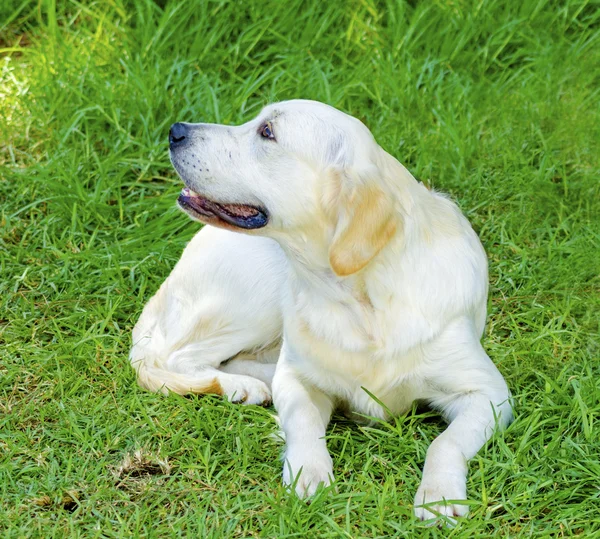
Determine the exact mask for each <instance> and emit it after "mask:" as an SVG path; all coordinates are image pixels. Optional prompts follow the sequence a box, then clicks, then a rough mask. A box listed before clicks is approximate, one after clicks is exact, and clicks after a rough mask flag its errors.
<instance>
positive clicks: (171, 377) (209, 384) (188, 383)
mask: <svg viewBox="0 0 600 539" xmlns="http://www.w3.org/2000/svg"><path fill="white" fill-rule="evenodd" d="M130 360H131V365H132V366H133V368H134V369H135V370H136V371H137V381H138V384H139V385H140V386H142V387H143V388H144V389H148V390H149V391H154V392H160V393H164V394H165V395H166V394H168V393H169V391H172V392H174V393H178V394H179V395H187V394H189V393H196V394H205V393H212V394H215V395H222V394H223V388H222V386H221V383H220V382H219V375H220V374H221V373H220V372H219V371H218V370H217V369H214V368H212V367H206V368H205V369H203V370H202V371H199V372H196V373H194V374H193V375H190V374H182V373H178V372H173V371H169V370H167V369H164V368H161V367H159V366H156V365H148V363H147V362H146V361H145V360H144V359H137V360H136V359H134V358H133V357H132V358H130Z"/></svg>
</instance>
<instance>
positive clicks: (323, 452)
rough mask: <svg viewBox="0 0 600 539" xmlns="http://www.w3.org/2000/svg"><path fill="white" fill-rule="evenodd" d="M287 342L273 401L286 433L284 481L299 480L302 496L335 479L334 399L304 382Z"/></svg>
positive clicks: (297, 486) (275, 382)
mask: <svg viewBox="0 0 600 539" xmlns="http://www.w3.org/2000/svg"><path fill="white" fill-rule="evenodd" d="M287 353H288V352H286V350H285V344H284V350H282V354H281V357H280V358H279V362H278V364H277V369H276V372H275V377H274V378H273V401H274V403H275V408H276V409H277V412H278V414H279V419H280V420H281V426H282V428H283V431H284V433H285V438H286V448H285V456H284V463H283V482H284V484H286V485H292V484H294V481H296V493H297V494H298V495H299V496H302V497H304V496H311V495H312V494H314V493H315V491H316V490H317V487H318V486H319V484H320V483H323V484H324V485H328V484H329V483H330V482H331V481H332V480H333V465H332V461H331V456H330V455H329V452H328V451H327V445H326V443H325V429H326V428H327V424H328V423H329V419H330V417H331V412H332V410H333V403H332V401H331V399H330V398H329V397H327V396H326V395H325V394H324V393H323V392H322V391H320V390H319V389H317V388H315V387H313V386H311V385H309V384H307V383H306V382H304V381H303V380H302V379H301V378H300V377H299V376H298V374H297V372H296V371H295V369H294V368H293V366H291V365H290V364H289V363H288V362H287V361H286V354H287Z"/></svg>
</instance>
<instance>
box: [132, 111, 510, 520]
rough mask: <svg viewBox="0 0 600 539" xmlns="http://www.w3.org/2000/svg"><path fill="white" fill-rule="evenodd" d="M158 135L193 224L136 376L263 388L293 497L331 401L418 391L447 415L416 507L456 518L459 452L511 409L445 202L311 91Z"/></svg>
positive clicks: (475, 256) (312, 484) (453, 210)
mask: <svg viewBox="0 0 600 539" xmlns="http://www.w3.org/2000/svg"><path fill="white" fill-rule="evenodd" d="M169 141H170V153H171V160H172V163H173V166H174V167H175V169H176V170H177V172H178V173H179V175H180V176H181V178H182V179H183V181H184V183H185V185H186V187H185V188H184V189H183V191H182V193H181V195H180V197H179V199H178V203H179V206H180V207H181V208H182V209H183V210H184V211H185V212H187V213H188V214H189V215H190V216H191V217H192V218H193V219H196V220H198V221H201V222H203V223H206V224H207V225H210V226H205V227H204V228H203V229H202V230H201V231H200V232H199V233H198V234H197V235H196V237H195V238H194V239H193V240H192V242H191V243H190V244H189V245H188V247H187V248H186V249H185V252H184V253H183V256H182V258H181V260H180V261H179V263H178V264H177V265H176V267H175V269H174V270H173V272H172V273H171V275H170V276H169V277H168V279H167V280H166V281H165V282H164V284H163V285H162V286H161V288H160V290H159V291H158V293H157V294H156V295H155V296H154V297H153V298H152V299H151V300H150V302H149V303H148V305H147V306H146V307H145V309H144V311H143V313H142V315H141V317H140V320H139V321H138V323H137V325H136V327H135V329H134V331H133V347H132V350H131V356H130V359H131V363H132V365H133V366H134V368H135V369H136V370H137V373H138V380H139V383H140V384H141V385H142V386H144V387H146V388H148V389H151V390H154V391H167V390H171V391H175V392H177V393H187V392H193V393H218V394H222V395H225V396H227V397H228V398H229V399H231V400H233V401H242V402H245V403H246V404H263V403H267V402H269V400H270V398H271V390H270V387H269V386H270V385H272V395H273V401H274V404H275V408H276V410H277V412H278V414H279V417H280V421H281V425H282V428H283V431H284V433H285V436H286V449H285V457H284V467H283V481H284V482H285V483H286V484H289V485H291V484H293V483H294V482H295V485H296V486H295V488H296V491H297V493H298V494H299V495H301V496H306V495H311V494H313V493H314V492H315V490H316V489H317V487H318V485H319V484H324V485H327V484H329V483H330V482H331V481H332V480H333V465H332V460H331V457H330V455H329V453H328V451H327V447H326V442H325V431H326V428H327V424H328V422H329V420H330V417H331V414H332V412H333V411H334V410H335V409H336V408H341V409H344V410H346V411H347V412H350V413H355V414H361V415H367V416H371V417H380V418H384V417H386V416H387V414H388V413H389V412H391V413H392V414H402V413H403V412H406V411H407V410H408V409H410V407H411V405H412V403H413V402H414V401H416V400H418V401H423V402H425V403H428V404H429V405H430V406H432V407H433V408H436V409H438V410H440V411H441V413H442V414H443V415H444V417H445V418H446V419H447V420H448V421H449V423H450V424H449V426H448V428H447V429H446V431H445V432H443V433H442V434H441V435H440V436H439V437H438V438H436V439H435V440H434V441H433V443H432V444H431V446H430V448H429V450H428V452H427V457H426V460H425V466H424V469H423V478H422V482H421V485H420V487H419V489H418V490H417V493H416V497H415V512H416V515H417V516H418V517H419V518H421V519H429V518H434V517H435V516H439V515H442V516H444V517H446V518H451V517H454V516H461V515H464V514H466V512H467V505H466V504H464V503H463V504H461V503H460V500H464V499H465V498H466V495H467V492H466V476H467V461H468V460H469V459H470V458H472V457H473V456H474V455H475V453H476V452H477V451H478V450H479V449H480V448H481V446H482V445H483V444H484V443H485V442H486V441H487V440H488V439H489V437H490V436H491V434H492V432H493V430H494V428H496V427H503V426H505V425H507V424H508V422H509V421H510V420H511V417H512V412H511V406H510V393H509V390H508V388H507V386H506V383H505V381H504V379H503V377H502V375H501V374H500V373H499V371H498V369H497V368H496V367H495V366H494V364H493V363H492V361H491V360H490V358H489V357H488V355H487V354H486V352H485V350H484V349H483V347H482V346H481V343H480V339H481V336H482V333H483V329H484V324H485V318H486V302H487V288H488V284H487V283H488V275H487V258H486V255H485V252H484V250H483V247H482V245H481V243H480V241H479V239H478V237H477V235H476V234H475V232H474V231H473V229H472V228H471V226H470V224H469V222H468V221H467V220H466V219H465V217H464V216H463V215H462V213H461V212H460V210H459V209H458V207H457V206H456V204H454V203H453V202H452V201H450V200H449V199H448V198H446V197H445V196H443V195H440V194H439V193H436V192H434V191H431V190H429V189H427V188H426V187H425V186H424V185H422V184H421V183H419V182H417V181H416V180H415V179H414V178H413V177H412V176H411V174H410V173H409V172H408V171H407V170H406V169H405V168H404V167H403V166H402V165H401V164H400V163H399V162H398V161H397V160H396V159H394V158H393V157H392V156H391V155H389V154H388V153H386V152H385V151H384V150H383V149H382V148H381V147H380V146H378V145H377V143H376V142H375V140H374V138H373V136H372V135H371V133H370V132H369V130H368V129H367V128H366V127H365V126H364V125H363V124H362V123H361V122H360V121H358V120H357V119H355V118H353V117H351V116H348V115H346V114H344V113H342V112H340V111H338V110H336V109H334V108H332V107H330V106H327V105H324V104H322V103H317V102H314V101H304V100H294V101H287V102H282V103H276V104H273V105H269V106H267V107H266V108H265V109H263V110H262V112H261V113H260V114H259V115H258V117H256V118H255V119H253V120H251V121H250V122H248V123H246V124H244V125H240V126H224V125H213V124H183V123H177V124H174V125H173V126H172V127H171V131H170V135H169ZM240 232H241V233H243V234H240ZM371 395H374V396H376V397H377V399H373V398H372V396H371ZM381 403H383V406H382V404H381Z"/></svg>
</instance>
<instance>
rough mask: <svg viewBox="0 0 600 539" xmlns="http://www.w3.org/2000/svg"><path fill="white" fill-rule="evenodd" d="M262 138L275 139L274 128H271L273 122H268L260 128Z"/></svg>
mask: <svg viewBox="0 0 600 539" xmlns="http://www.w3.org/2000/svg"><path fill="white" fill-rule="evenodd" d="M260 136H261V137H264V138H270V139H274V138H275V135H274V134H273V127H272V126H271V122H267V123H266V124H265V125H263V126H262V127H261V128H260Z"/></svg>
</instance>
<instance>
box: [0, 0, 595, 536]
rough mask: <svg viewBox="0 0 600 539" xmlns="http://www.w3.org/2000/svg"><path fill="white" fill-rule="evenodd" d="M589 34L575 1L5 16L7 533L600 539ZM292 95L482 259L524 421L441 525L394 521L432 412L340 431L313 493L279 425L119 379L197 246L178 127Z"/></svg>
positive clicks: (95, 8)
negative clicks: (316, 104) (185, 201)
mask: <svg viewBox="0 0 600 539" xmlns="http://www.w3.org/2000/svg"><path fill="white" fill-rule="evenodd" d="M161 6H163V7H161ZM599 45H600V10H599V9H598V7H597V5H595V4H594V3H590V2H585V1H567V2H561V3H558V2H546V1H543V0H541V1H530V0H525V1H521V2H517V1H516V0H515V1H510V2H507V1H500V0H496V1H493V0H491V1H486V2H437V3H434V2H395V1H391V0H390V1H388V2H385V1H379V2H374V1H372V0H352V1H349V2H305V1H300V0H291V1H289V2H273V3H269V2H257V1H254V0H248V1H246V2H238V3H227V2H216V1H215V2H157V3H155V2H151V1H149V0H131V1H127V2H125V1H121V0H115V1H111V2H100V1H98V2H76V1H74V0H69V1H64V2H53V1H50V0H48V1H46V0H42V1H40V2H27V1H25V2H20V1H12V2H11V1H8V2H4V3H3V4H2V6H1V7H0V51H1V53H0V54H1V57H0V202H1V206H0V234H1V237H0V276H1V279H0V357H1V361H0V384H1V386H0V388H1V389H0V391H1V394H0V459H1V460H0V500H1V501H0V531H2V537H64V536H69V535H71V536H81V537H131V536H148V537H168V536H172V535H177V534H180V535H182V536H200V537H215V538H217V537H218V538H222V537H253V536H256V537H259V536H260V537H336V538H337V537H390V536H409V537H410V536H413V535H418V536H424V537H429V536H431V537H437V536H442V535H444V536H445V535H451V536H455V537H465V538H466V537H469V538H470V537H490V536H492V535H495V534H500V536H507V537H521V536H522V537H529V536H535V537H545V536H564V537H572V536H581V537H586V538H587V537H594V536H595V534H600V516H599V515H600V513H599V512H598V507H599V504H600V499H599V498H600V479H599V478H600V464H599V462H600V436H599V435H598V421H599V414H600V367H599V365H600V361H599V360H600V358H599V355H600V353H599V349H600V347H599V340H600V339H599V333H600V328H599V323H598V322H599V316H598V312H600V291H599V289H600V286H599V284H600V281H599V277H598V276H599V274H600V249H599V248H600V188H599V178H600V94H599V91H598V88H599V87H600V46H599ZM293 97H303V98H310V99H318V100H321V101H325V102H328V103H330V104H332V105H334V106H336V107H339V108H341V109H343V110H345V111H347V112H349V113H351V114H353V115H355V116H357V117H359V118H360V119H362V120H363V121H365V123H366V124H367V125H368V126H369V127H370V128H371V130H372V131H373V133H374V134H375V136H376V138H377V139H378V140H379V141H380V143H381V144H382V145H383V146H384V147H385V148H386V149H387V150H388V151H390V152H391V153H393V154H394V155H395V156H397V157H398V158H399V159H400V160H401V161H402V162H403V163H404V164H406V166H408V167H409V168H410V170H411V171H412V172H413V173H414V174H415V176H417V177H418V178H419V179H421V180H423V181H425V182H427V183H428V184H431V185H433V186H434V187H435V188H436V189H440V190H443V191H446V192H449V193H451V195H452V196H453V197H454V198H455V199H456V200H457V201H458V202H459V204H460V205H461V207H462V209H463V210H464V212H465V213H466V214H467V215H468V217H469V219H470V220H471V221H472V222H473V224H474V226H475V228H476V229H477V230H478V232H479V233H480V236H481V238H482V241H483V243H484V245H485V247H486V250H487V252H488V255H489V259H490V280H491V291H490V292H491V293H490V303H489V307H490V308H489V312H490V315H489V319H488V329H487V335H486V337H485V346H486V348H487V349H488V351H489V352H490V355H491V357H492V358H493V359H494V361H495V362H496V363H497V364H498V366H499V368H500V370H501V371H502V373H503V374H504V375H505V377H506V379H507V381H508V383H509V385H510V387H511V389H512V391H513V393H514V395H515V403H516V410H515V411H516V421H515V423H514V424H513V425H512V426H511V427H510V428H509V429H508V431H507V432H506V433H504V434H502V435H499V436H497V437H496V438H495V439H494V441H493V442H492V443H490V444H489V445H488V446H487V447H486V448H485V449H483V450H482V451H481V453H480V454H479V455H478V456H477V457H476V458H475V459H474V460H473V461H472V464H471V466H470V472H471V475H470V479H469V485H468V486H469V495H470V497H471V500H472V506H471V515H470V517H469V518H468V519H466V520H465V521H462V522H461V523H459V525H458V526H457V527H456V528H455V529H454V530H441V531H440V530H437V529H435V528H433V529H428V528H424V527H423V526H422V525H421V524H420V523H418V522H416V521H415V520H414V519H413V517H412V506H411V504H412V498H413V495H414V492H415V490H416V488H417V486H418V483H419V479H420V469H421V467H422V464H423V460H424V456H425V451H426V449H427V446H428V444H429V443H430V442H431V440H432V439H433V438H434V437H435V436H436V434H437V433H439V432H440V430H441V429H443V423H442V422H441V421H440V420H439V418H438V417H437V416H436V415H435V414H432V413H429V412H423V411H421V410H418V411H417V410H415V411H414V412H413V413H411V414H408V416H407V417H404V418H400V419H399V420H398V421H396V422H394V423H390V424H382V425H377V426H376V428H364V427H358V426H355V425H353V424H351V423H348V422H346V421H343V420H339V421H336V422H335V423H334V424H333V425H332V428H331V430H330V433H329V437H330V441H329V446H330V448H331V450H332V453H333V456H334V463H335V464H334V469H335V473H336V476H337V479H338V481H337V483H336V486H335V488H334V489H332V490H330V491H326V492H321V493H320V494H319V495H318V496H317V497H316V499H315V500H313V502H312V503H311V504H309V505H307V504H306V503H304V502H301V501H299V500H297V499H296V498H294V497H290V496H288V494H287V493H286V492H285V490H284V489H283V487H282V486H281V485H280V479H279V474H280V462H279V460H278V459H279V453H280V446H279V445H278V444H277V443H276V442H275V440H274V439H273V437H272V436H271V435H272V434H273V433H274V432H275V431H276V424H275V421H274V420H273V418H272V415H271V414H272V411H270V410H263V409H261V408H252V407H249V408H242V407H237V406H233V405H230V404H228V403H226V402H223V401H221V400H220V399H217V398H212V397H208V398H191V399H183V398H178V397H175V396H173V397H168V398H165V397H163V396H158V395H152V394H148V393H145V392H143V391H141V390H140V389H139V388H138V387H137V386H136V385H135V380H134V376H133V372H132V371H131V369H130V367H129V365H128V362H127V351H128V347H129V333H130V330H131V327H132V325H133V323H134V322H135V320H136V317H137V316H138V315H139V313H140V311H141V309H142V307H143V305H144V302H145V301H147V300H148V299H149V297H150V296H151V294H152V293H153V292H154V291H155V290H156V289H157V287H158V286H159V284H160V283H161V282H162V280H163V279H164V278H165V277H166V276H167V275H168V273H169V271H170V269H171V268H172V266H173V264H174V263H175V262H176V260H177V258H178V256H179V255H180V253H181V251H182V249H183V247H184V246H185V244H186V242H187V241H189V239H190V238H191V237H192V235H193V234H194V233H195V231H196V230H197V225H196V224H194V223H192V222H190V221H189V220H188V219H186V218H185V217H184V216H183V215H181V214H179V213H178V212H177V211H176V210H175V209H174V198H175V196H176V193H177V192H178V191H179V188H180V183H179V180H178V179H177V178H176V175H175V173H174V172H173V171H172V169H171V166H170V164H169V161H168V155H167V152H166V144H165V141H166V134H167V130H168V126H169V125H170V124H171V123H172V122H174V121H176V120H183V121H214V122H225V123H230V122H231V123H237V122H241V121H245V120H247V119H249V118H250V117H252V116H253V115H254V114H255V113H256V112H257V111H258V110H259V109H260V108H261V107H262V106H263V105H264V104H265V103H267V102H269V101H273V100H277V99H287V98H293ZM138 450H139V451H141V453H138V455H140V458H139V459H138V460H137V461H136V459H135V458H133V456H134V455H135V453H136V451H138ZM128 456H129V460H127V459H128ZM131 459H133V460H131ZM128 462H129V463H130V462H133V464H130V465H128V466H126V467H125V468H123V466H124V463H128ZM135 462H141V463H144V464H143V465H142V464H140V465H139V466H137V467H136V465H135ZM161 463H162V464H161ZM165 463H166V464H165Z"/></svg>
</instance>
